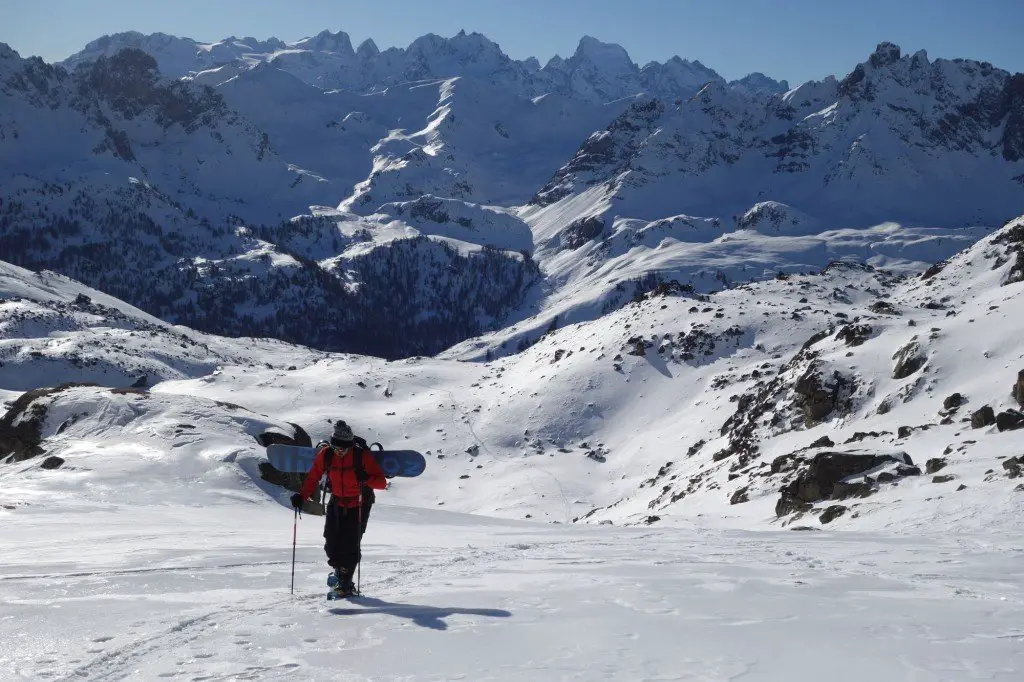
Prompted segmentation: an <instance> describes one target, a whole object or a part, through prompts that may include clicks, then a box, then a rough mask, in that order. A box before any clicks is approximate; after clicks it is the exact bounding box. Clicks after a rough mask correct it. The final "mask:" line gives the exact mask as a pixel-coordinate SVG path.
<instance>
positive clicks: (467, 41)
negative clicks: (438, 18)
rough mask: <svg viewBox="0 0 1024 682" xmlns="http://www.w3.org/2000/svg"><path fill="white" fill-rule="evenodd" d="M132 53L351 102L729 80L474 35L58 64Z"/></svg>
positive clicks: (197, 49) (675, 64) (697, 69)
mask: <svg viewBox="0 0 1024 682" xmlns="http://www.w3.org/2000/svg"><path fill="white" fill-rule="evenodd" d="M126 47H131V48H137V49H140V50H143V51H144V52H148V53H149V54H151V55H153V57H154V58H155V59H156V60H157V63H158V64H159V66H160V70H161V72H163V73H164V74H166V75H168V76H173V77H190V78H205V80H206V82H208V83H209V84H211V85H217V84H219V83H220V82H223V81H220V82H218V81H216V80H210V79H209V77H204V76H203V74H210V73H211V70H214V69H221V68H223V67H224V66H225V65H228V64H231V65H235V66H234V67H233V68H236V69H237V68H239V67H240V68H252V67H253V66H255V65H257V64H260V63H271V64H273V65H274V66H276V67H278V68H280V69H283V70H284V71H287V72H289V73H293V74H295V75H296V76H298V77H299V78H301V79H302V80H304V81H306V82H307V83H310V84H311V85H316V86H318V87H322V88H325V89H331V88H344V89H346V90H352V91H356V92H362V91H366V90H373V89H375V88H379V87H384V86H388V85H394V84H397V83H400V82H403V81H411V80H424V79H429V78H449V77H452V76H472V77H479V78H487V79H489V80H492V81H494V82H499V83H501V84H502V85H503V86H504V87H506V88H511V89H512V90H514V91H515V92H516V93H517V94H520V95H524V96H536V95H541V94H545V93H548V92H557V93H560V94H564V95H570V96H572V97H575V98H580V99H584V100H588V101H593V102H602V103H603V102H610V101H612V100H616V99H621V98H623V97H629V96H633V95H636V94H639V93H642V92H646V93H647V94H649V95H651V96H654V97H663V98H672V99H674V98H676V97H688V96H690V95H691V94H693V93H694V92H696V91H697V90H698V89H699V88H700V87H701V86H702V85H704V84H705V83H707V82H709V81H715V82H722V83H725V80H724V79H723V78H722V77H721V76H719V75H718V73H716V72H715V71H714V70H713V69H710V68H708V67H706V66H704V65H703V64H701V63H700V62H699V61H693V62H691V61H688V60H685V59H680V58H679V57H673V58H671V59H669V60H668V61H667V62H664V63H661V62H650V63H649V64H646V65H644V66H643V67H642V68H641V67H640V66H638V65H637V64H635V63H634V62H633V61H632V60H631V59H630V57H629V55H628V53H627V52H626V51H625V50H624V49H623V48H622V47H620V46H618V45H615V44H609V43H603V42H601V41H600V40H597V39H596V38H592V37H590V36H584V37H583V38H582V39H581V40H580V42H579V45H578V47H577V48H576V51H575V52H574V53H573V54H572V55H571V56H570V57H569V58H567V59H563V58H562V57H559V56H557V55H556V56H554V57H552V58H551V59H550V60H549V61H548V63H547V64H546V65H544V66H543V67H541V66H540V65H539V63H538V62H537V61H536V60H535V59H533V58H530V59H526V60H522V61H520V60H515V59H512V58H510V57H509V56H508V55H506V54H505V53H504V52H502V51H501V48H500V47H499V46H498V45H497V44H496V43H494V42H492V41H491V40H489V39H488V38H486V37H485V36H483V35H481V34H479V33H468V34H467V33H466V32H465V31H461V32H459V33H458V34H457V35H455V36H453V37H451V38H443V37H441V36H438V35H434V34H427V35H424V36H421V37H420V38H417V39H416V40H414V41H413V42H412V43H411V44H410V45H409V46H408V47H407V48H404V49H403V48H389V49H387V50H384V51H383V52H381V51H380V50H379V49H378V48H377V46H376V44H375V43H374V42H373V41H372V40H369V39H368V40H366V41H364V42H363V43H362V44H361V45H360V46H359V47H358V48H356V49H353V47H352V41H351V39H350V38H349V36H348V34H346V33H345V32H344V31H338V32H337V33H332V32H331V31H328V30H325V31H322V32H321V33H319V34H317V35H316V36H313V37H310V38H304V39H302V40H299V41H296V42H294V43H285V42H283V41H281V40H278V39H277V38H270V39H268V40H262V41H261V40H257V39H255V38H235V37H230V38H225V39H224V40H221V41H217V42H215V43H201V42H198V41H195V40H192V39H191V38H177V37H174V36H168V35H165V34H162V33H154V34H151V35H144V34H141V33H137V32H127V33H116V34H114V35H108V36H103V37H102V38H99V39H97V40H94V41H92V42H91V43H89V44H88V45H86V46H85V48H84V49H83V50H81V51H80V52H77V53H75V54H74V55H72V56H71V57H68V58H67V59H66V60H64V61H63V62H62V64H63V65H64V66H66V67H68V68H69V69H74V68H77V67H78V66H79V65H80V64H82V63H85V62H89V61H94V60H95V59H97V58H98V57H100V56H108V57H109V56H112V55H113V54H116V53H117V52H118V51H119V50H121V49H123V48H126ZM729 85H730V86H731V87H737V88H740V89H742V90H744V91H745V92H749V93H751V94H755V93H756V94H772V93H780V92H785V91H786V90H788V89H789V88H788V85H787V83H786V82H785V81H782V82H778V81H775V80H773V79H771V78H769V77H767V76H765V75H764V74H761V73H752V74H750V75H749V76H746V77H745V78H742V79H740V80H737V81H733V82H732V83H730V84H729Z"/></svg>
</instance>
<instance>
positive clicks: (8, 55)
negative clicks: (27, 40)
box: [0, 43, 21, 59]
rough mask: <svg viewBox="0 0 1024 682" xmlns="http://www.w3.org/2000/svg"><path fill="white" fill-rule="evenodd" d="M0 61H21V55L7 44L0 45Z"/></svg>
mask: <svg viewBox="0 0 1024 682" xmlns="http://www.w3.org/2000/svg"><path fill="white" fill-rule="evenodd" d="M0 59H21V55H20V54H18V51H17V50H15V49H14V48H13V47H11V46H10V45H8V44H7V43H0Z"/></svg>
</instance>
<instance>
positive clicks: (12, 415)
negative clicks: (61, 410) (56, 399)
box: [0, 384, 88, 462]
mask: <svg viewBox="0 0 1024 682" xmlns="http://www.w3.org/2000/svg"><path fill="white" fill-rule="evenodd" d="M86 385H88V384H63V385H61V386H57V387H56V388H37V389H35V390H33V391H28V392H27V393H25V394H23V395H21V396H20V397H19V398H18V399H17V400H15V401H14V404H13V405H11V408H10V409H9V410H7V414H5V415H4V416H3V417H2V418H0V459H2V458H4V457H7V456H9V455H13V458H12V460H11V461H14V462H21V461H23V460H26V459H31V458H32V457H37V456H39V455H41V454H43V449H42V448H41V447H40V444H41V443H42V442H43V438H42V433H41V429H42V427H43V422H44V421H45V420H46V412H47V408H46V406H45V405H41V404H39V403H38V402H37V401H38V400H39V399H40V398H45V397H47V396H51V395H54V394H56V393H60V392H61V391H65V390H67V389H69V388H75V387H76V386H86ZM15 422H18V423H17V424H15Z"/></svg>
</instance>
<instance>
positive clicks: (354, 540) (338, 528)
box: [324, 496, 373, 578]
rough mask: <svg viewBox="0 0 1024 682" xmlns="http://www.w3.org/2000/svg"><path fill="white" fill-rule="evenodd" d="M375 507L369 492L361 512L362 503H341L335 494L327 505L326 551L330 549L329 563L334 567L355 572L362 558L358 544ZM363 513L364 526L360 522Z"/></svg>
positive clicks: (347, 574)
mask: <svg viewBox="0 0 1024 682" xmlns="http://www.w3.org/2000/svg"><path fill="white" fill-rule="evenodd" d="M372 507H373V500H372V499H369V498H368V497H367V496H364V497H363V506H362V513H361V514H360V508H359V507H342V506H340V505H338V503H337V500H336V499H335V498H333V497H332V498H331V501H330V503H329V504H328V505H327V518H326V519H325V520H324V541H325V542H324V552H326V553H327V563H328V564H329V565H330V566H331V567H332V568H341V569H344V570H345V574H346V576H347V577H349V578H351V577H352V576H353V575H354V574H355V572H356V566H358V565H359V560H360V559H362V554H361V552H360V551H359V547H360V545H361V544H362V537H363V533H365V532H366V522H367V521H369V520H370V509H371V508H372ZM360 517H362V518H361V520H362V526H360V524H359V522H360Z"/></svg>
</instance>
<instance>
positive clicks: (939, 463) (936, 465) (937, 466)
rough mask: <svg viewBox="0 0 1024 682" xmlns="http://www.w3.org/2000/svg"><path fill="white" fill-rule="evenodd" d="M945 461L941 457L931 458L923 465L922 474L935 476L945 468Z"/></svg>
mask: <svg viewBox="0 0 1024 682" xmlns="http://www.w3.org/2000/svg"><path fill="white" fill-rule="evenodd" d="M946 464H947V462H946V460H944V459H942V458H941V457H933V458H932V459H930V460H928V461H927V462H925V463H924V472H925V473H926V474H935V473H938V472H940V471H942V470H943V469H945V468H946Z"/></svg>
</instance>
